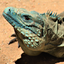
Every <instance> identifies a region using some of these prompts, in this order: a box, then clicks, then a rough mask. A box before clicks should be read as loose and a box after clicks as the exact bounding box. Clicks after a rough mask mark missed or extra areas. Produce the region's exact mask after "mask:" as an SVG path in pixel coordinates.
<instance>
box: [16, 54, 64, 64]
mask: <svg viewBox="0 0 64 64" xmlns="http://www.w3.org/2000/svg"><path fill="white" fill-rule="evenodd" d="M21 56H22V58H20V59H17V60H16V61H15V64H55V63H57V62H63V61H64V58H56V57H54V56H51V55H49V54H47V53H41V54H40V55H38V56H28V55H26V54H25V53H23V54H22V55H21Z"/></svg>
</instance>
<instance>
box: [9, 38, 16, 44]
mask: <svg viewBox="0 0 64 64" xmlns="http://www.w3.org/2000/svg"><path fill="white" fill-rule="evenodd" d="M16 41H17V38H14V39H13V40H11V41H10V42H9V43H8V45H10V44H12V43H14V42H16Z"/></svg>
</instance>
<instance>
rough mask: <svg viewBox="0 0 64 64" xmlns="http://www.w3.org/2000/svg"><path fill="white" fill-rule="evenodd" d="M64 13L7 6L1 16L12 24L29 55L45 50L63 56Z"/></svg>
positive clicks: (21, 45) (22, 46)
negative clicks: (41, 12) (40, 11)
mask: <svg viewBox="0 0 64 64" xmlns="http://www.w3.org/2000/svg"><path fill="white" fill-rule="evenodd" d="M63 15H64V13H62V14H59V15H56V14H52V12H51V13H50V12H49V11H48V12H47V13H43V14H40V13H38V12H36V11H30V12H29V11H27V10H26V9H23V8H13V7H7V8H6V9H5V10H4V12H3V16H4V17H5V19H6V20H7V21H8V22H9V23H10V24H11V25H12V26H13V28H14V30H15V33H16V37H17V40H18V43H19V45H20V47H21V48H22V49H23V51H24V52H25V53H26V54H28V55H31V56H36V55H39V54H40V53H41V52H47V53H49V54H51V55H53V56H56V57H64V45H63V42H64V16H63Z"/></svg>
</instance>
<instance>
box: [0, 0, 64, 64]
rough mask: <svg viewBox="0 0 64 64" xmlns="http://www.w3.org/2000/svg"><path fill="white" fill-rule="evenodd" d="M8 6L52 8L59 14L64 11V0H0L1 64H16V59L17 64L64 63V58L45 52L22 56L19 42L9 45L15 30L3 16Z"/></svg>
mask: <svg viewBox="0 0 64 64" xmlns="http://www.w3.org/2000/svg"><path fill="white" fill-rule="evenodd" d="M6 7H17V8H25V9H27V10H29V11H31V10H35V11H37V12H39V13H44V12H47V10H51V11H53V12H57V13H58V14H59V13H61V12H63V11H64V0H0V64H15V61H16V64H32V63H33V64H64V62H63V61H64V59H57V58H55V57H52V56H50V55H48V54H44V53H43V54H42V55H41V56H37V57H30V56H27V55H25V54H23V57H22V56H21V54H22V53H23V51H22V49H21V48H18V47H17V46H18V45H17V42H16V43H13V44H11V45H8V43H9V41H10V40H11V39H13V37H11V34H13V33H14V30H13V28H12V26H11V25H10V24H9V23H8V22H7V21H6V20H5V19H4V18H3V16H2V13H3V10H4V9H5V8H6ZM34 59H35V60H34ZM39 59H41V60H39ZM32 60H33V62H32ZM30 62H31V63H30ZM39 62H40V63H39Z"/></svg>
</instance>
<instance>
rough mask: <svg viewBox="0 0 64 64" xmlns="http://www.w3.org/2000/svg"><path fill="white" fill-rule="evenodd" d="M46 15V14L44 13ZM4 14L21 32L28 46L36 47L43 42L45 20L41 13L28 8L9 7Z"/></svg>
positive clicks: (21, 36)
mask: <svg viewBox="0 0 64 64" xmlns="http://www.w3.org/2000/svg"><path fill="white" fill-rule="evenodd" d="M43 15H44V14H43ZM3 16H4V17H5V18H6V20H7V21H8V22H9V23H10V24H11V25H12V26H13V28H14V29H15V30H16V31H18V32H19V34H20V35H19V37H20V38H21V39H22V40H23V42H24V43H25V44H26V45H27V47H31V48H36V47H37V46H39V45H40V44H41V43H43V39H42V38H43V27H44V22H43V19H42V16H41V14H39V13H37V12H35V11H30V12H28V11H27V10H26V9H23V8H21V9H19V8H13V7H7V8H6V9H5V10H4V12H3Z"/></svg>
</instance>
